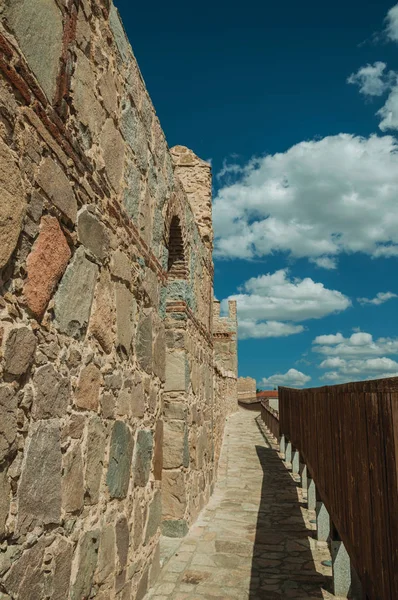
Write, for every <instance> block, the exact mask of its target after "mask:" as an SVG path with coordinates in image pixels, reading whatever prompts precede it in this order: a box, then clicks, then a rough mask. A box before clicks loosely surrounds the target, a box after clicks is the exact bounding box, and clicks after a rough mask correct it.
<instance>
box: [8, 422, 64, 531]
mask: <svg viewBox="0 0 398 600" xmlns="http://www.w3.org/2000/svg"><path fill="white" fill-rule="evenodd" d="M29 434H30V435H29V438H28V441H27V443H26V447H25V456H24V461H23V464H22V475H21V479H20V483H19V487H18V507H19V511H18V524H17V529H18V531H19V532H20V533H24V532H27V531H29V530H31V529H32V528H33V527H35V526H36V525H56V524H58V523H59V521H60V517H61V468H62V457H61V441H60V428H59V421H58V419H53V420H50V421H38V422H36V423H33V424H32V425H31V427H30V432H29Z"/></svg>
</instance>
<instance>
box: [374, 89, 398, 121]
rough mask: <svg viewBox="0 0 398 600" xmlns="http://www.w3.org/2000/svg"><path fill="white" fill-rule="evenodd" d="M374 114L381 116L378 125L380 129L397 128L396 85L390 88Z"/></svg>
mask: <svg viewBox="0 0 398 600" xmlns="http://www.w3.org/2000/svg"><path fill="white" fill-rule="evenodd" d="M376 114H377V115H378V116H379V117H380V118H381V122H380V124H379V127H380V129H381V130H382V131H388V130H389V129H398V85H394V86H393V87H392V88H391V92H390V95H389V96H388V98H387V101H386V103H385V105H384V106H383V107H382V108H381V109H380V110H378V111H377V113H376Z"/></svg>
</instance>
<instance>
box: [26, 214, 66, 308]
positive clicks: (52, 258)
mask: <svg viewBox="0 0 398 600" xmlns="http://www.w3.org/2000/svg"><path fill="white" fill-rule="evenodd" d="M70 257H71V251H70V248H69V246H68V243H67V241H66V238H65V236H64V234H63V232H62V229H61V227H60V225H59V223H58V220H57V219H56V218H55V217H50V216H45V217H43V218H42V221H41V230H40V234H39V237H38V238H37V241H36V243H35V245H34V246H33V250H32V252H31V253H30V254H29V256H28V259H27V271H28V278H27V281H26V284H25V287H24V293H25V298H26V302H27V304H28V306H29V308H30V310H31V311H32V313H33V314H34V315H35V316H36V317H37V318H38V319H41V318H42V316H43V314H44V312H45V310H46V307H47V304H48V303H49V301H50V299H51V296H52V294H53V292H54V290H55V288H56V286H57V284H58V282H59V280H60V279H61V277H62V275H63V273H64V271H65V269H66V267H67V264H68V262H69V259H70Z"/></svg>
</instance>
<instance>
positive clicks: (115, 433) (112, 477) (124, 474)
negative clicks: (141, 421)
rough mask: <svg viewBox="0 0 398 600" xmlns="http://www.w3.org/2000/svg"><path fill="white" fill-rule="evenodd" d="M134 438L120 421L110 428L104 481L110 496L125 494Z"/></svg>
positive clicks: (128, 479)
mask: <svg viewBox="0 0 398 600" xmlns="http://www.w3.org/2000/svg"><path fill="white" fill-rule="evenodd" d="M133 449H134V440H133V436H132V435H131V432H130V429H129V428H128V427H127V425H126V424H125V423H123V422H122V421H116V422H115V424H114V426H113V430H112V439H111V447H110V454H109V467H108V474H107V478H106V483H107V485H108V488H109V493H110V496H111V497H112V498H125V496H126V495H127V491H128V487H129V481H130V469H131V458H132V455H133Z"/></svg>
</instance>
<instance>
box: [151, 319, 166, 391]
mask: <svg viewBox="0 0 398 600" xmlns="http://www.w3.org/2000/svg"><path fill="white" fill-rule="evenodd" d="M153 372H154V374H155V375H156V376H157V377H159V379H160V381H164V380H165V378H166V335H165V331H164V326H163V324H162V325H160V326H159V328H158V330H157V332H156V336H155V345H154V355H153Z"/></svg>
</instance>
